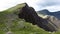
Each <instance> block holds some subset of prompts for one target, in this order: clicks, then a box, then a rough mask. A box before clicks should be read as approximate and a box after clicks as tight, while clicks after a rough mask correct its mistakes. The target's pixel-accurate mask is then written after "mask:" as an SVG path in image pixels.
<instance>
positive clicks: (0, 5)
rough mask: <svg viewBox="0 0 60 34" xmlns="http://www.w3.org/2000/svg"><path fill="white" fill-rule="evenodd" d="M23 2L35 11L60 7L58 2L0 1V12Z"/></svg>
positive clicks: (51, 0) (46, 0) (43, 0)
mask: <svg viewBox="0 0 60 34" xmlns="http://www.w3.org/2000/svg"><path fill="white" fill-rule="evenodd" d="M24 2H26V3H27V4H28V5H29V6H31V7H33V8H34V9H35V10H36V11H39V10H42V9H49V10H52V9H53V10H57V9H58V8H57V7H58V6H60V0H0V11H2V10H6V9H8V8H10V7H13V6H15V5H17V4H20V3H24ZM54 6H55V7H54ZM49 7H50V8H49ZM52 7H54V8H52ZM55 8H56V9H55ZM53 10H52V11H53Z"/></svg>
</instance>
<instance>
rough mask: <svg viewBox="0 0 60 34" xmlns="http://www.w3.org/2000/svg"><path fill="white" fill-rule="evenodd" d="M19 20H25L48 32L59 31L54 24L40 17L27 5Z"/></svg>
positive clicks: (22, 10)
mask: <svg viewBox="0 0 60 34" xmlns="http://www.w3.org/2000/svg"><path fill="white" fill-rule="evenodd" d="M19 18H22V19H25V21H27V22H30V23H32V24H34V25H37V26H39V27H40V28H43V29H44V30H46V31H56V30H57V29H58V28H57V27H56V26H55V24H54V23H53V24H52V23H50V22H49V21H47V20H46V19H43V18H41V17H39V16H38V15H37V13H36V11H35V10H34V9H33V8H32V7H29V6H28V5H27V4H26V5H25V6H24V7H23V8H22V9H21V11H20V13H19Z"/></svg>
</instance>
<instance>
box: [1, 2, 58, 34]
mask: <svg viewBox="0 0 60 34" xmlns="http://www.w3.org/2000/svg"><path fill="white" fill-rule="evenodd" d="M49 18H51V17H50V16H49V17H47V18H46V19H44V18H42V17H41V16H39V15H38V14H37V13H36V11H35V10H34V8H33V7H29V6H28V4H27V3H22V4H18V5H16V6H14V7H11V8H9V9H7V10H4V11H2V12H0V34H5V33H9V32H12V34H19V33H20V34H50V33H49V32H47V31H50V32H53V31H57V30H58V29H59V28H58V25H59V24H58V23H57V25H56V22H55V23H54V22H51V21H49ZM53 19H55V18H54V17H53ZM50 20H51V19H50ZM55 20H56V19H55ZM57 20H58V19H57ZM52 21H53V20H52ZM56 26H57V27H56Z"/></svg>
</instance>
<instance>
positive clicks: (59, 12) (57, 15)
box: [37, 9, 60, 19]
mask: <svg viewBox="0 0 60 34" xmlns="http://www.w3.org/2000/svg"><path fill="white" fill-rule="evenodd" d="M37 13H40V14H45V15H51V16H55V17H56V18H58V19H60V11H57V12H49V11H48V10H47V9H44V10H41V11H38V12H37Z"/></svg>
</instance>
